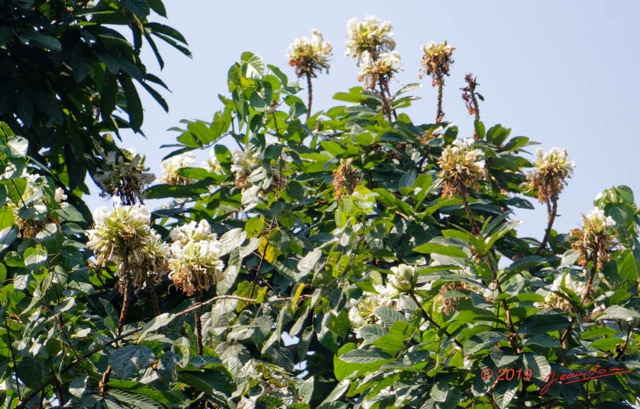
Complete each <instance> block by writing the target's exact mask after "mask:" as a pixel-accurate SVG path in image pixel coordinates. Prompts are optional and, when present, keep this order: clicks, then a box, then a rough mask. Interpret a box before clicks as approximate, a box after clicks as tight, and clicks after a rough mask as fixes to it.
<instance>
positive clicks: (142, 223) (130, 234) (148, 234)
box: [86, 204, 169, 288]
mask: <svg viewBox="0 0 640 409" xmlns="http://www.w3.org/2000/svg"><path fill="white" fill-rule="evenodd" d="M86 234H87V236H88V238H89V241H88V242H87V246H88V247H89V248H90V249H91V250H93V251H94V253H95V254H96V261H97V264H98V265H104V264H105V263H107V262H108V261H113V262H115V263H116V264H118V265H119V271H118V274H119V276H120V278H121V280H124V281H125V282H131V283H132V284H133V286H134V287H138V288H142V287H145V286H146V285H147V284H150V285H155V284H157V283H158V281H159V280H160V277H161V275H162V274H164V273H165V272H166V267H167V259H168V256H169V246H168V245H167V244H166V243H164V242H163V241H162V239H161V238H160V236H159V235H158V233H156V232H155V231H154V230H153V229H152V228H151V213H150V212H149V209H147V207H146V206H144V205H139V204H136V205H133V206H121V205H119V204H116V205H115V206H114V208H113V209H112V210H107V208H106V207H104V206H103V207H100V208H98V209H97V210H96V212H95V215H94V227H93V229H89V230H87V232H86Z"/></svg>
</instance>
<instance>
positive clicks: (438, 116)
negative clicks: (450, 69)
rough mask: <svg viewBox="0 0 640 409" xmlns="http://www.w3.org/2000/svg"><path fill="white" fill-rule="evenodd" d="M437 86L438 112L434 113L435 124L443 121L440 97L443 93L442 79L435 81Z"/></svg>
mask: <svg viewBox="0 0 640 409" xmlns="http://www.w3.org/2000/svg"><path fill="white" fill-rule="evenodd" d="M437 85H438V110H437V111H436V124H439V123H440V122H442V120H443V119H444V111H442V96H443V93H444V79H438V80H437Z"/></svg>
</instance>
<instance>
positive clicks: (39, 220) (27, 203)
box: [7, 170, 68, 237]
mask: <svg viewBox="0 0 640 409" xmlns="http://www.w3.org/2000/svg"><path fill="white" fill-rule="evenodd" d="M14 177H15V176H14ZM21 177H22V178H23V179H24V180H25V181H26V185H25V188H24V191H22V193H21V194H20V199H19V200H18V201H17V202H13V201H12V200H11V198H7V208H8V209H10V210H11V211H12V212H13V216H14V220H15V222H16V225H17V226H18V228H19V229H20V231H21V233H22V235H23V236H24V237H35V235H36V234H38V232H39V231H40V230H41V229H42V228H43V227H44V226H45V225H46V224H48V223H56V224H57V223H58V222H59V220H58V218H57V216H56V215H55V214H54V213H52V212H50V210H51V209H52V208H58V207H64V206H68V204H66V203H64V201H65V200H66V199H67V195H66V194H65V193H64V190H63V189H62V188H60V187H57V188H56V189H55V191H54V194H53V197H51V196H49V195H50V193H47V192H51V191H50V185H49V182H48V181H47V178H45V177H44V176H41V175H35V174H29V173H26V170H24V171H23V174H22V176H21ZM24 207H28V208H30V209H32V211H30V212H29V214H30V215H31V217H29V218H28V219H24V218H22V217H21V213H20V209H21V208H24Z"/></svg>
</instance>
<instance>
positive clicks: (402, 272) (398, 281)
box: [389, 264, 418, 292]
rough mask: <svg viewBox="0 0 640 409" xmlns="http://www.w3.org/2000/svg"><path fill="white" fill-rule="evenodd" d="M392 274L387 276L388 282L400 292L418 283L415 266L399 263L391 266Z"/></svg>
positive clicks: (407, 290) (410, 288)
mask: <svg viewBox="0 0 640 409" xmlns="http://www.w3.org/2000/svg"><path fill="white" fill-rule="evenodd" d="M391 271H392V272H393V274H392V275H391V276H389V284H391V286H392V287H393V288H395V289H396V290H398V291H401V292H409V291H411V290H413V289H414V288H415V286H416V284H417V283H418V274H417V272H416V267H415V266H410V265H407V264H400V265H398V266H394V267H391Z"/></svg>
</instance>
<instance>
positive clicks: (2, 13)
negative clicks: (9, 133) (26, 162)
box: [0, 0, 189, 204]
mask: <svg viewBox="0 0 640 409" xmlns="http://www.w3.org/2000/svg"><path fill="white" fill-rule="evenodd" d="M152 12H154V13H156V14H158V15H160V16H163V17H166V11H165V8H164V5H163V3H162V1H160V0H153V1H146V0H136V1H129V0H122V1H117V0H101V1H96V2H89V1H44V0H3V1H2V2H0V88H1V89H2V90H3V92H2V96H0V120H2V121H4V122H5V123H7V124H9V125H10V126H11V128H12V129H13V130H14V131H15V132H18V133H19V134H20V135H23V136H24V137H26V138H28V139H29V142H30V143H29V149H30V150H29V155H30V156H31V157H32V158H33V159H34V160H37V161H38V163H40V164H41V165H42V171H43V172H48V173H49V174H51V175H52V176H53V177H55V179H56V183H57V184H58V185H59V186H61V187H62V186H65V187H68V188H69V189H71V190H72V191H73V190H74V189H76V188H77V189H78V191H77V192H76V194H77V195H79V194H80V192H84V193H88V190H87V187H86V185H85V178H86V175H87V172H89V173H90V174H92V175H93V174H94V172H95V171H96V166H97V165H98V164H99V163H100V162H101V161H102V160H104V156H105V155H107V154H108V153H109V152H111V151H114V150H115V149H116V148H115V147H114V145H113V142H112V141H111V140H110V138H105V137H104V134H105V132H113V133H115V134H118V132H119V130H120V129H122V128H130V129H132V130H133V131H135V132H140V131H141V127H142V123H143V119H144V115H143V109H142V104H141V102H140V98H139V96H138V90H137V89H136V86H135V85H134V81H135V82H137V83H138V84H139V86H140V87H142V88H144V89H145V90H146V91H147V92H149V93H150V94H151V96H153V98H154V99H155V100H156V101H157V102H158V103H159V104H160V105H161V106H162V107H163V108H164V109H165V110H168V106H167V104H166V102H165V101H164V99H163V98H162V96H161V94H160V93H159V92H158V91H157V88H156V87H157V86H160V87H163V88H166V85H165V84H164V83H163V82H162V80H161V79H160V78H158V77H157V76H155V75H153V74H151V73H149V72H148V71H147V68H146V66H145V65H144V64H143V62H142V60H141V58H140V51H141V48H142V46H143V43H144V41H145V40H146V43H147V44H148V45H149V46H150V47H151V48H152V50H153V51H154V53H155V56H156V58H157V60H158V63H159V64H160V67H161V68H162V67H163V65H164V61H163V60H162V57H161V55H160V53H159V51H158V48H157V46H156V43H155V40H154V37H155V38H160V39H161V40H163V41H165V42H167V43H168V44H170V45H172V46H174V47H175V48H177V49H178V50H180V51H181V52H183V53H184V54H186V55H189V51H188V50H187V49H186V48H185V45H186V41H185V39H184V38H183V37H182V35H181V34H180V33H179V32H178V31H176V30H174V29H173V28H171V27H169V26H167V25H164V24H161V23H157V22H153V21H150V15H151V13H152ZM126 28H128V29H130V31H131V37H132V43H133V44H132V43H130V42H129V40H127V39H126V37H125V36H124V35H123V34H122V33H123V32H124V30H123V29H126ZM100 158H102V159H100ZM76 203H77V204H79V203H80V202H76Z"/></svg>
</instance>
